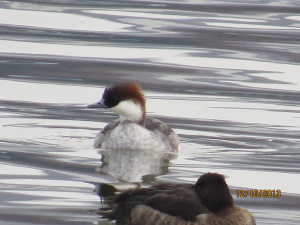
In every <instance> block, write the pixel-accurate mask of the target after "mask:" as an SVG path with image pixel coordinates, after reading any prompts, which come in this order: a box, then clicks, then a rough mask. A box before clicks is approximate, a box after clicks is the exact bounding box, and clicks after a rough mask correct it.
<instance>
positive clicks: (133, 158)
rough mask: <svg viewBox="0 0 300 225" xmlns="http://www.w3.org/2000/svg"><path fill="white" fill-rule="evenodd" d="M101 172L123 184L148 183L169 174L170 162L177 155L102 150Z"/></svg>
mask: <svg viewBox="0 0 300 225" xmlns="http://www.w3.org/2000/svg"><path fill="white" fill-rule="evenodd" d="M99 153H100V154H101V155H102V158H101V162H102V165H101V171H102V172H103V173H105V174H109V175H111V176H113V177H115V178H117V179H118V180H120V181H123V182H132V183H137V182H142V181H143V182H146V183H149V182H151V181H153V180H154V178H155V177H156V176H157V175H163V174H166V173H168V163H169V160H172V159H176V158H177V155H176V154H174V153H173V154H172V153H163V152H150V151H142V150H131V149H129V150H126V149H120V150H118V149H116V150H101V151H99Z"/></svg>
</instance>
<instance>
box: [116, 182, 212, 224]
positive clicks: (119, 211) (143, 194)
mask: <svg viewBox="0 0 300 225" xmlns="http://www.w3.org/2000/svg"><path fill="white" fill-rule="evenodd" d="M114 202H115V203H116V204H117V206H116V207H115V208H114V210H113V212H112V214H111V216H110V218H111V219H116V220H117V221H130V220H131V211H132V209H133V208H134V207H136V206H138V205H146V206H149V207H151V208H152V209H154V210H156V211H157V212H158V214H159V213H161V214H168V215H171V216H176V217H178V218H181V219H183V220H186V221H193V222H195V221H196V216H197V215H199V214H201V213H206V212H208V210H207V209H206V208H205V207H204V206H203V205H202V204H201V202H200V201H199V199H198V197H197V195H196V193H195V191H194V185H190V184H183V185H178V184H177V185H174V184H165V185H163V184H162V185H156V186H152V187H151V188H142V189H137V190H129V191H126V192H123V193H121V194H120V195H118V196H117V197H116V198H115V199H114Z"/></svg>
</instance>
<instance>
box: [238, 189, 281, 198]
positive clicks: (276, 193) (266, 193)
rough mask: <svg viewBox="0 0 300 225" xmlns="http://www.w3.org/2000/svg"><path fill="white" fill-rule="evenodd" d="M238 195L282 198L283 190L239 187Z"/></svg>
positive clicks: (240, 196) (242, 196)
mask: <svg viewBox="0 0 300 225" xmlns="http://www.w3.org/2000/svg"><path fill="white" fill-rule="evenodd" d="M236 196H237V197H238V198H247V197H251V198H280V196H281V191H280V190H279V189H277V190H275V189H273V190H270V189H269V190H266V189H264V190H261V189H260V190H259V189H250V190H247V189H245V190H244V189H238V190H236Z"/></svg>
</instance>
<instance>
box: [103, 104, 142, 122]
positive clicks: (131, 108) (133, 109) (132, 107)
mask: <svg viewBox="0 0 300 225" xmlns="http://www.w3.org/2000/svg"><path fill="white" fill-rule="evenodd" d="M109 109H110V110H111V111H113V112H115V113H117V114H119V116H120V119H121V121H124V120H130V121H133V122H139V121H140V120H141V119H142V117H143V111H142V108H141V105H140V104H138V103H135V102H133V101H132V100H125V101H121V102H120V103H119V104H118V105H116V106H114V107H112V108H109Z"/></svg>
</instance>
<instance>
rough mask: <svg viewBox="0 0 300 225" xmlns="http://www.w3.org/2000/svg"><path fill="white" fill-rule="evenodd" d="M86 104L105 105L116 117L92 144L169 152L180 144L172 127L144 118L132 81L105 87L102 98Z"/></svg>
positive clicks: (137, 89)
mask: <svg viewBox="0 0 300 225" xmlns="http://www.w3.org/2000/svg"><path fill="white" fill-rule="evenodd" d="M88 108H107V109H109V110H110V111H113V112H115V113H117V114H118V115H119V117H120V118H119V119H116V120H113V121H112V122H110V123H109V124H108V125H106V126H105V127H104V129H103V130H102V131H101V132H100V133H99V134H98V135H97V136H96V138H95V141H94V147H95V148H107V149H121V148H123V149H142V150H158V151H171V152H176V151H178V150H179V148H180V141H179V137H178V136H177V134H176V133H175V132H174V130H173V129H171V128H170V127H169V126H167V125H166V124H164V123H163V122H162V121H160V120H157V119H153V118H148V117H147V118H146V100H145V98H144V94H143V93H142V89H141V87H140V85H138V84H136V83H129V84H118V85H113V86H108V87H106V88H105V90H104V93H103V95H102V99H101V100H100V101H99V102H97V103H95V104H91V105H88Z"/></svg>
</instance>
